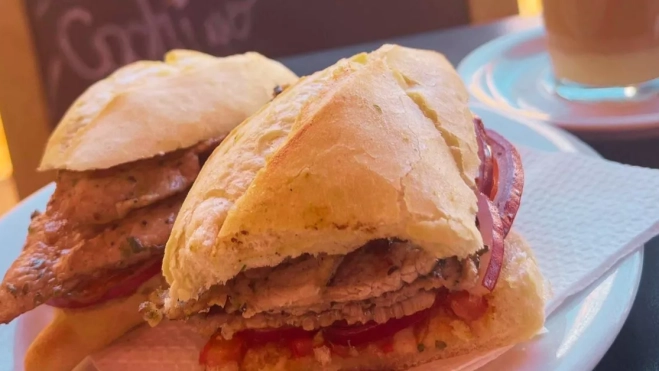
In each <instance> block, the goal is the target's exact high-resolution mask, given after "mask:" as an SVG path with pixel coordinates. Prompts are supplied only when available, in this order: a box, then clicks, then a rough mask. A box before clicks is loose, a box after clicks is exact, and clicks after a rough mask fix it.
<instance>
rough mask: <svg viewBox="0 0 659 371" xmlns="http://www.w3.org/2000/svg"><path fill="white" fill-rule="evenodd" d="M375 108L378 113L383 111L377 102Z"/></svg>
mask: <svg viewBox="0 0 659 371" xmlns="http://www.w3.org/2000/svg"><path fill="white" fill-rule="evenodd" d="M373 108H375V110H376V111H378V113H382V108H380V106H378V105H377V104H374V105H373Z"/></svg>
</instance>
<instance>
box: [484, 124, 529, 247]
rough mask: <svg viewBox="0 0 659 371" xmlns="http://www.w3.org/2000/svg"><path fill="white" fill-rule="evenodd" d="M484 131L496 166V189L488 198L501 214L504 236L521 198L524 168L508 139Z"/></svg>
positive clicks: (511, 222) (490, 131) (513, 218)
mask: <svg viewBox="0 0 659 371" xmlns="http://www.w3.org/2000/svg"><path fill="white" fill-rule="evenodd" d="M486 132H487V143H488V144H489V146H490V149H491V152H492V158H493V159H494V161H495V162H496V168H497V176H496V177H495V179H496V187H495V188H496V189H495V193H494V194H490V198H491V199H492V201H493V202H494V205H496V208H497V209H498V210H499V214H500V215H501V221H502V223H503V236H504V238H505V236H507V235H508V232H509V231H510V228H511V227H512V225H513V221H514V220H515V216H516V215H517V210H518V209H519V205H520V202H521V200H522V192H523V190H524V168H523V167H522V158H521V157H520V155H519V152H517V150H516V149H515V147H514V146H513V145H512V144H510V142H509V141H507V140H506V139H505V138H504V137H502V136H501V135H499V134H498V133H496V132H494V131H492V130H487V131H486ZM485 193H486V192H485ZM486 194H487V193H486Z"/></svg>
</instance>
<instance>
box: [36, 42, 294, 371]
mask: <svg viewBox="0 0 659 371" xmlns="http://www.w3.org/2000/svg"><path fill="white" fill-rule="evenodd" d="M296 80H297V77H296V76H295V74H293V73H292V72H291V71H289V70H288V69H287V68H286V67H284V66H283V65H281V64H279V63H278V62H275V61H273V60H270V59H267V58H265V57H263V56H262V55H260V54H257V53H246V54H242V55H235V56H230V57H226V58H216V57H213V56H210V55H206V54H203V53H199V52H194V51H189V50H175V51H172V52H170V53H168V54H167V55H166V57H165V61H164V62H154V61H140V62H136V63H132V64H130V65H127V66H125V67H123V68H121V69H119V70H117V71H116V72H115V73H113V74H112V75H110V76H109V77H108V78H106V79H104V80H101V81H99V82H97V83H96V84H94V85H93V86H91V87H90V88H89V89H88V90H87V91H86V92H85V93H84V94H82V96H80V98H78V100H76V102H75V103H73V105H72V106H71V108H70V109H69V110H68V111H67V113H66V114H65V116H64V118H63V119H62V121H61V122H60V124H59V126H58V127H57V129H56V130H55V131H54V132H53V134H52V136H51V138H50V140H49V141H48V144H47V147H46V150H45V154H44V157H43V160H42V163H41V167H40V169H41V170H51V169H58V170H74V171H89V170H96V169H106V168H110V167H113V166H116V165H121V164H124V163H128V162H132V161H136V160H140V159H145V158H149V157H153V156H156V155H159V154H164V153H167V152H171V151H174V150H177V149H180V148H186V147H190V146H193V145H195V144H197V143H199V142H201V141H204V140H208V139H213V138H220V137H223V136H225V135H226V134H227V133H228V132H229V131H231V130H232V129H233V128H234V127H235V126H236V125H238V124H239V123H240V122H241V121H243V120H244V119H245V118H247V117H248V116H249V115H251V114H252V113H254V112H256V111H257V110H258V108H259V107H261V106H262V105H263V104H265V103H267V102H268V101H269V100H271V99H272V94H273V89H274V88H275V87H276V86H277V85H286V84H290V83H293V82H294V81H296ZM150 282H153V280H151V281H149V282H148V283H146V284H145V285H146V286H147V287H148V288H150V290H146V289H140V290H138V292H137V293H136V294H134V295H133V296H131V297H129V298H124V299H118V300H113V301H110V302H108V303H104V304H101V305H99V306H92V307H89V308H82V309H78V310H59V309H57V310H56V315H55V318H54V320H53V321H52V322H51V323H50V324H49V325H48V326H47V327H46V328H45V329H44V330H43V331H42V332H41V333H40V335H39V336H38V337H37V338H36V340H35V341H34V343H33V344H32V345H31V347H30V348H29V350H28V352H27V354H26V359H25V365H26V370H28V371H31V370H34V371H37V370H50V371H58V370H62V371H64V370H66V371H68V370H70V369H71V368H73V367H74V366H75V365H76V364H77V363H78V362H80V361H81V360H82V359H83V358H84V357H86V356H87V355H88V354H90V353H92V352H94V351H96V350H99V349H101V348H103V347H104V346H106V345H108V344H109V343H111V342H112V341H114V340H115V339H117V338H118V337H120V336H121V335H123V334H124V333H125V332H127V331H128V330H130V329H131V328H133V327H135V326H136V325H138V324H140V323H142V318H141V316H140V314H139V313H138V307H139V304H140V303H141V302H143V301H145V300H147V292H148V291H152V289H153V287H152V286H153V285H150V284H149V283H150ZM143 288H144V287H143Z"/></svg>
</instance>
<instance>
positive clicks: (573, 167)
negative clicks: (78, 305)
mask: <svg viewBox="0 0 659 371" xmlns="http://www.w3.org/2000/svg"><path fill="white" fill-rule="evenodd" d="M520 152H521V154H522V158H523V162H524V169H525V175H526V182H525V188H524V194H523V199H522V207H521V209H520V211H519V214H518V216H517V219H516V221H515V228H516V229H517V230H518V231H519V232H521V233H522V234H523V235H524V236H525V237H526V239H527V240H528V242H529V244H530V245H531V247H532V248H533V249H534V251H535V254H536V257H537V260H538V262H539V265H540V268H541V270H542V272H543V274H544V276H545V278H546V279H548V280H549V282H550V284H551V286H552V289H553V294H554V295H553V298H552V299H551V300H550V301H549V303H548V306H547V311H548V313H551V312H552V311H553V310H554V309H556V308H557V307H558V306H559V305H560V304H561V303H562V302H563V301H564V300H565V299H566V298H568V297H569V296H571V295H573V294H575V293H577V292H579V291H581V290H583V289H584V288H585V287H587V286H588V285H589V284H591V283H592V282H593V281H594V280H595V279H597V278H598V277H600V276H601V275H603V274H604V273H605V272H606V271H607V270H608V269H609V268H610V267H612V266H613V264H615V263H616V262H617V261H618V260H620V259H621V258H623V257H624V256H626V255H628V254H629V253H630V252H632V251H633V250H634V249H636V248H638V247H640V246H642V245H643V244H644V243H645V242H647V241H648V240H649V239H650V238H652V237H653V236H655V235H657V234H659V223H658V221H659V171H657V170H649V169H643V168H637V167H631V166H626V165H620V164H616V163H612V162H608V161H604V160H601V159H598V158H592V157H586V156H581V155H577V154H566V153H546V152H538V151H534V150H530V149H525V148H522V149H521V151H520ZM204 340H205V339H201V338H200V337H199V336H197V335H195V334H194V333H191V332H190V331H189V330H188V329H186V328H185V326H184V325H180V324H179V325H177V324H166V325H164V326H163V325H161V326H158V327H156V328H154V329H148V328H142V329H140V330H138V331H135V332H133V333H131V334H129V335H128V336H125V337H124V338H123V339H121V340H120V341H118V342H116V343H115V344H114V345H112V346H110V347H108V348H107V349H105V350H104V351H102V352H100V353H98V354H96V355H94V356H93V357H91V363H92V364H94V365H95V366H96V368H97V369H98V370H100V371H114V370H122V371H132V370H140V371H141V370H145V369H159V370H194V369H195V367H196V366H197V364H196V360H197V356H198V351H199V349H201V346H203V343H204ZM503 351H505V349H504V350H496V351H493V352H490V353H487V354H479V355H476V356H471V357H465V358H461V359H454V360H450V361H448V362H443V363H441V364H433V367H432V369H433V370H437V369H439V367H440V366H444V367H445V368H446V369H451V370H469V369H476V368H478V367H481V366H482V365H483V364H484V363H486V362H488V361H490V360H491V359H493V358H495V357H497V356H498V355H500V354H501V353H503ZM456 363H457V364H456ZM420 369H421V368H420Z"/></svg>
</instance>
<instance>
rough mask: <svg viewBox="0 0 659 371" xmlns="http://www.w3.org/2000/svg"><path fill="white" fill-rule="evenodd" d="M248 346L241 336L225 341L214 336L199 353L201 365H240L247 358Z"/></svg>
mask: <svg viewBox="0 0 659 371" xmlns="http://www.w3.org/2000/svg"><path fill="white" fill-rule="evenodd" d="M246 351H247V346H246V344H245V341H244V339H243V338H242V337H240V336H234V337H233V339H231V340H225V339H224V338H222V336H220V335H215V336H213V337H212V338H211V339H210V340H209V341H208V342H207V343H206V345H205V346H204V349H202V350H201V353H199V364H200V365H206V366H209V367H213V366H222V365H227V364H229V363H238V364H240V363H241V362H242V360H243V357H245V352H246Z"/></svg>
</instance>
